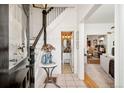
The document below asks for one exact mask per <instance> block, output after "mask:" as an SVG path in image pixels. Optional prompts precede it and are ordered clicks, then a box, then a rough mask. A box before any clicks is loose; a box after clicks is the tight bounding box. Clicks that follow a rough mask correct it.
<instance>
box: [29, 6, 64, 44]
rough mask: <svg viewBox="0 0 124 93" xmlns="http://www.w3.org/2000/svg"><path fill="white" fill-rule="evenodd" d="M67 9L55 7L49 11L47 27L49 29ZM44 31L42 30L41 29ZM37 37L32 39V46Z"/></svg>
mask: <svg viewBox="0 0 124 93" xmlns="http://www.w3.org/2000/svg"><path fill="white" fill-rule="evenodd" d="M65 9H66V7H53V8H51V9H49V10H48V12H47V13H48V14H47V22H46V25H47V27H48V26H49V25H50V24H51V23H52V22H53V21H54V20H55V19H56V18H57V17H58V16H60V15H61V13H63V11H64V10H65ZM41 30H42V28H41ZM41 30H39V33H40V32H41ZM36 38H37V36H36V37H33V38H31V39H30V46H31V45H33V43H34V42H35V40H36Z"/></svg>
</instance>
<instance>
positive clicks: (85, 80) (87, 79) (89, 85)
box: [84, 73, 98, 88]
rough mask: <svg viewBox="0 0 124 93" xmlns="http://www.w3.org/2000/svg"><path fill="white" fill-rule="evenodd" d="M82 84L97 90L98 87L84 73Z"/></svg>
mask: <svg viewBox="0 0 124 93" xmlns="http://www.w3.org/2000/svg"><path fill="white" fill-rule="evenodd" d="M84 83H85V84H86V85H87V87H88V88H98V85H97V84H96V83H95V82H94V81H93V80H92V79H91V78H90V77H89V76H88V74H86V73H85V77H84Z"/></svg>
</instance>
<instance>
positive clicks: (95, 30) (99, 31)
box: [85, 23, 114, 35]
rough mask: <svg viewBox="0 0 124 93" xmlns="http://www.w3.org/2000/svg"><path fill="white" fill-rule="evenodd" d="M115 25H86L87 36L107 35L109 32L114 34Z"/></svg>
mask: <svg viewBox="0 0 124 93" xmlns="http://www.w3.org/2000/svg"><path fill="white" fill-rule="evenodd" d="M113 25H114V23H94V24H85V31H86V34H87V35H107V32H112V30H111V27H112V26H113Z"/></svg>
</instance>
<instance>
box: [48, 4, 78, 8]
mask: <svg viewBox="0 0 124 93" xmlns="http://www.w3.org/2000/svg"><path fill="white" fill-rule="evenodd" d="M75 5H76V4H48V5H47V6H48V7H75Z"/></svg>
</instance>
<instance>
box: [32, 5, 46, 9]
mask: <svg viewBox="0 0 124 93" xmlns="http://www.w3.org/2000/svg"><path fill="white" fill-rule="evenodd" d="M33 7H34V8H40V9H47V4H33Z"/></svg>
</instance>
